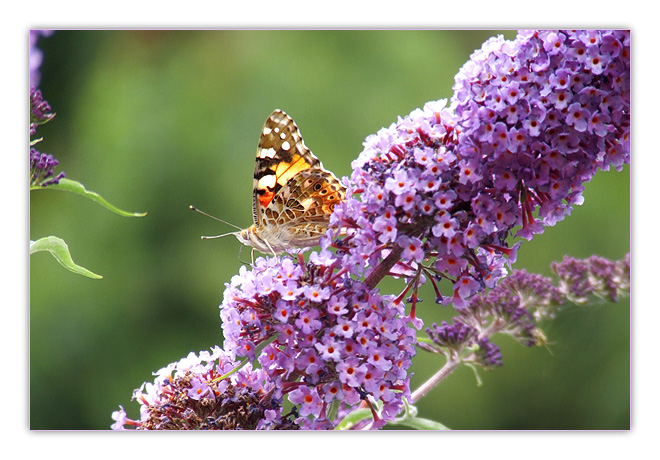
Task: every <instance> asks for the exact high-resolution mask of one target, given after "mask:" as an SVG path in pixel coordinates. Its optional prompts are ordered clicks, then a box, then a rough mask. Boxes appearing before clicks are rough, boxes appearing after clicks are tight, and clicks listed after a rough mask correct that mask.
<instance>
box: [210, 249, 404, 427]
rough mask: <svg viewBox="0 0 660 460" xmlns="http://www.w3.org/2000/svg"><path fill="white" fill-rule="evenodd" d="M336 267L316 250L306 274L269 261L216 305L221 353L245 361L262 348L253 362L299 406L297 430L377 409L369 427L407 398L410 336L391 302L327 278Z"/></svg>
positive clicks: (246, 273) (339, 276)
mask: <svg viewBox="0 0 660 460" xmlns="http://www.w3.org/2000/svg"><path fill="white" fill-rule="evenodd" d="M338 265H339V261H338V260H337V259H335V258H334V257H332V254H331V253H329V252H326V251H322V252H321V253H320V255H319V253H312V256H311V259H310V263H309V264H307V265H306V266H304V265H301V264H299V263H294V262H293V261H292V260H291V259H289V258H279V257H275V258H268V259H265V258H259V259H257V261H256V262H255V265H254V268H253V269H252V270H247V269H245V268H244V267H243V268H241V271H240V274H239V275H237V276H234V278H233V279H232V281H231V283H229V284H227V288H226V290H225V294H224V301H223V303H222V305H221V307H220V308H221V318H222V320H223V332H224V336H225V343H224V346H225V348H226V349H233V350H236V353H237V355H238V356H248V357H249V358H250V359H252V358H254V357H255V352H256V351H257V350H258V349H259V347H260V346H263V349H262V350H261V352H260V354H257V355H256V357H257V359H258V361H259V363H260V364H261V367H262V369H263V370H264V372H265V373H266V374H267V375H268V378H269V379H270V380H271V381H272V382H274V383H275V386H276V388H278V389H279V390H280V391H281V392H282V393H283V394H286V395H288V398H289V400H290V401H291V402H292V403H294V404H298V405H300V416H301V417H300V419H298V420H296V422H297V423H299V424H300V425H301V427H303V428H305V429H328V428H333V427H334V426H336V424H337V423H338V422H339V421H340V419H341V417H342V416H343V414H345V413H346V412H347V411H349V410H351V409H355V408H356V407H358V406H359V405H360V404H361V403H364V404H366V405H367V406H369V407H371V408H372V410H375V408H376V406H377V404H376V403H382V404H383V407H382V412H381V413H380V414H379V415H378V416H377V417H376V421H375V423H374V425H373V427H374V428H376V427H378V426H380V425H382V423H384V421H386V420H391V419H392V418H393V417H394V416H395V415H396V414H397V413H398V412H399V411H400V410H401V408H402V398H403V397H404V396H408V395H409V386H408V378H409V377H408V375H407V369H408V367H409V366H410V363H411V358H412V356H413V355H414V354H415V347H414V342H415V337H414V330H413V329H412V328H409V327H408V326H407V323H408V319H407V318H406V317H404V311H403V307H402V306H401V305H400V304H396V303H394V302H393V301H392V297H391V296H383V295H381V294H379V293H378V291H377V290H375V289H369V288H367V287H366V286H365V285H364V284H363V283H361V282H359V281H355V280H352V279H351V278H348V277H347V276H345V275H346V274H345V272H344V273H342V271H339V272H335V271H334V269H336V268H337V267H338ZM274 394H275V395H278V396H279V393H278V391H276V392H275V393H274ZM331 408H334V409H333V410H331ZM310 416H311V418H310Z"/></svg>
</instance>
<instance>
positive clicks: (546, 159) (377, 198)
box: [322, 30, 630, 307]
mask: <svg viewBox="0 0 660 460" xmlns="http://www.w3.org/2000/svg"><path fill="white" fill-rule="evenodd" d="M629 40H630V37H629V32H627V31H600V30H598V31H531V32H521V33H520V34H519V35H518V38H517V39H516V40H514V41H506V40H504V39H503V38H502V37H497V38H493V39H491V40H489V41H487V42H486V43H485V44H484V46H483V47H482V49H481V50H478V51H476V52H475V53H474V54H473V55H472V56H471V59H470V61H469V62H468V63H467V64H465V66H464V67H463V68H462V69H461V71H460V72H459V73H458V75H457V76H456V83H455V85H454V91H455V93H454V97H453V98H452V100H451V105H450V106H449V107H445V102H444V101H437V102H430V103H427V104H426V105H425V106H424V108H423V109H421V110H420V109H417V110H414V111H413V112H412V113H411V114H410V115H409V116H407V117H405V118H400V119H399V120H398V122H397V123H393V124H392V125H391V126H390V127H389V128H383V129H381V130H380V131H379V132H378V133H377V134H376V135H372V136H369V137H368V138H367V139H366V140H365V142H364V150H363V152H362V153H361V154H360V156H359V158H358V159H357V160H355V161H354V162H353V164H352V167H353V174H352V175H351V178H350V180H349V181H348V183H347V184H346V185H347V187H348V193H347V196H348V198H347V199H346V201H345V202H344V203H342V204H341V205H339V206H337V208H336V209H335V212H334V214H333V215H332V217H331V226H333V227H334V228H335V231H334V232H329V238H332V236H335V235H336V229H338V228H344V229H346V231H345V233H346V236H345V237H344V238H343V240H341V242H338V241H335V242H334V244H335V245H336V246H337V247H338V254H340V255H341V256H342V257H343V264H342V265H343V266H346V267H348V268H349V270H350V271H351V272H352V273H354V274H356V275H358V276H362V275H367V274H368V275H369V276H368V277H367V284H369V285H370V286H374V285H375V284H376V283H377V281H378V280H379V279H382V277H383V276H385V275H387V274H404V273H405V274H407V276H415V273H419V272H420V271H424V272H426V273H427V274H430V275H434V276H436V277H439V278H442V279H446V280H449V281H450V282H451V283H452V284H453V290H454V296H453V302H454V305H455V306H457V307H462V306H464V305H465V301H466V300H467V299H469V298H470V297H471V296H472V295H474V294H475V293H478V292H480V291H481V290H483V289H484V288H485V287H486V286H489V285H490V286H492V285H494V284H495V283H496V282H497V280H498V279H500V278H501V277H502V276H505V275H506V270H505V269H504V264H505V263H506V258H508V259H509V261H511V260H515V252H516V249H517V246H516V245H514V246H513V247H511V246H510V243H509V242H508V238H509V237H510V236H518V237H521V238H525V239H531V238H533V236H534V235H535V234H538V233H541V232H543V230H544V228H545V227H546V226H551V225H554V224H555V223H556V222H558V221H560V220H562V219H563V218H564V217H565V216H566V215H567V214H568V213H570V211H571V207H572V205H574V204H581V203H582V191H583V188H584V186H583V184H584V183H585V182H586V181H588V180H590V179H591V177H592V176H593V175H594V174H595V172H596V170H597V169H598V168H601V169H608V168H609V167H610V166H614V167H616V168H619V169H620V168H621V167H622V165H623V164H625V163H629V162H630V140H629V137H630V43H629ZM331 234H332V236H330V235H331ZM322 244H324V245H325V247H327V246H328V245H330V244H333V242H332V240H327V241H325V242H323V243H322ZM388 255H392V256H391V260H389V261H388V262H384V260H385V259H386V258H388ZM459 260H460V261H462V262H460V263H457V261H459ZM381 263H382V266H381V267H379V265H381ZM395 264H396V266H395ZM458 267H461V269H460V270H457V268H458ZM411 282H415V283H419V281H415V280H413V281H411ZM438 300H441V301H442V302H448V301H452V299H451V298H442V299H441V298H440V297H438Z"/></svg>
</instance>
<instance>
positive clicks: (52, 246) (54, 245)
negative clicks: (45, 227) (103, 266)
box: [30, 236, 103, 279]
mask: <svg viewBox="0 0 660 460" xmlns="http://www.w3.org/2000/svg"><path fill="white" fill-rule="evenodd" d="M39 251H48V252H50V253H51V254H52V255H53V257H55V260H57V261H58V262H59V263H60V264H61V265H62V266H63V267H64V268H66V269H67V270H70V271H72V272H73V273H77V274H79V275H83V276H87V277H89V278H92V279H101V278H103V277H102V276H101V275H97V274H96V273H93V272H90V271H89V270H87V269H86V268H83V267H81V266H80V265H76V264H75V263H74V262H73V259H72V258H71V254H70V253H69V246H67V244H66V243H65V242H64V240H63V239H61V238H58V237H56V236H46V237H44V238H40V239H38V240H37V241H30V255H32V254H34V253H35V252H39Z"/></svg>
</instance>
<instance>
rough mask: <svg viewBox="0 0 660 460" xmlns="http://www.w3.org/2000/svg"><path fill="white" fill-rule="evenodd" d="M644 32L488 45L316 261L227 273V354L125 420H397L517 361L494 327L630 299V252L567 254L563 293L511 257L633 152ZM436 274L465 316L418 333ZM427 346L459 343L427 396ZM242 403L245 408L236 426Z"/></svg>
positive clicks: (402, 122) (400, 141) (380, 140)
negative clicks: (396, 288)
mask: <svg viewBox="0 0 660 460" xmlns="http://www.w3.org/2000/svg"><path fill="white" fill-rule="evenodd" d="M629 41H630V37H629V33H628V32H627V31H522V32H521V33H519V35H518V37H517V38H516V40H513V41H507V40H504V39H503V38H502V37H497V38H493V39H491V40H489V41H487V42H486V43H485V44H484V45H483V47H482V49H481V50H478V51H476V52H475V53H474V54H473V55H472V56H471V58H470V61H469V62H468V63H467V64H466V65H465V66H464V67H463V68H462V69H461V70H460V72H459V73H458V75H457V76H456V80H455V85H454V97H453V98H452V99H451V101H450V102H449V103H447V102H446V101H434V102H429V103H427V104H425V105H424V107H423V108H421V109H416V110H414V111H413V112H412V113H411V114H410V115H408V116H406V117H403V118H399V119H398V120H397V122H395V123H393V124H392V125H391V126H389V127H388V128H383V129H381V130H380V131H379V132H378V133H376V134H374V135H371V136H369V137H367V139H366V140H365V142H364V150H363V151H362V153H361V154H360V155H359V157H358V158H357V159H356V160H355V161H354V162H353V164H352V169H353V173H352V175H351V177H350V178H348V179H346V178H345V179H344V184H345V185H346V186H347V198H346V200H345V201H344V202H343V203H341V204H339V205H337V206H336V207H335V210H334V212H333V214H332V216H331V218H330V228H329V230H328V233H327V234H326V236H325V237H323V238H322V239H321V241H320V246H321V250H320V251H314V252H311V253H310V256H309V262H308V263H305V262H304V260H303V257H302V255H301V254H298V256H297V258H296V256H293V257H289V256H284V257H279V256H276V257H266V258H258V259H257V260H256V262H255V263H253V264H252V266H251V267H250V268H247V267H242V268H241V269H240V271H239V273H238V274H237V275H236V276H234V277H233V278H232V280H231V282H230V283H227V284H226V289H225V292H224V298H223V302H222V304H221V305H220V316H221V319H222V328H223V333H224V337H225V342H224V344H223V349H222V352H221V351H217V353H218V356H220V355H222V356H225V355H226V356H228V357H229V358H228V359H227V360H226V361H223V362H225V364H220V363H215V362H213V363H212V362H211V360H209V359H207V360H206V364H204V365H202V366H201V367H199V366H200V365H199V364H196V366H197V367H194V368H195V369H197V370H194V371H193V370H186V371H183V369H182V370H181V371H180V372H178V373H177V374H176V375H174V374H172V375H171V373H170V372H169V370H168V371H163V373H160V374H159V377H158V378H157V379H156V381H155V383H154V384H153V385H151V386H150V385H149V384H147V385H146V386H144V387H143V389H142V390H140V391H138V392H137V393H136V394H135V395H134V397H135V399H137V401H138V402H139V403H140V404H141V406H142V414H141V418H140V420H139V421H132V420H129V419H127V418H126V414H125V412H124V411H123V409H121V410H120V411H118V412H116V413H115V414H114V418H115V420H116V424H115V425H114V428H122V427H125V426H134V427H137V428H141V429H160V428H172V427H179V428H182V427H185V428H210V427H215V426H220V425H222V426H225V427H237V428H245V427H254V428H263V429H275V428H302V429H331V428H337V427H349V426H350V427H352V428H355V429H375V428H380V427H382V426H383V425H384V424H386V423H388V422H395V421H396V420H397V416H398V415H399V414H401V413H402V412H407V411H408V409H409V405H408V404H409V403H410V402H412V403H414V402H416V401H418V400H419V398H420V397H421V396H423V395H424V394H425V393H426V392H428V391H429V389H430V388H432V387H433V386H434V385H435V384H437V382H439V381H440V380H441V379H442V378H444V377H446V375H447V374H448V373H449V372H451V370H452V369H453V368H455V366H457V365H458V364H460V363H469V364H471V365H473V366H479V367H483V368H487V369H492V368H495V367H498V366H501V365H502V362H503V358H502V354H501V352H500V349H499V348H498V347H497V346H496V345H495V344H494V343H493V342H492V341H491V338H492V336H493V335H494V334H500V333H504V334H509V335H511V336H513V337H514V338H515V339H516V340H518V341H519V342H520V343H522V344H524V345H527V346H531V345H541V344H544V343H545V339H544V336H543V333H542V331H541V330H540V329H538V327H537V323H538V322H539V321H541V320H543V319H549V318H552V317H553V316H554V314H555V312H556V311H557V308H558V306H561V305H562V304H563V303H564V302H565V301H567V300H568V301H572V300H576V301H581V300H582V299H586V298H588V297H594V296H595V297H600V298H606V299H609V300H612V299H613V298H617V296H619V295H621V294H623V293H625V292H627V289H629V276H630V270H629V259H628V261H627V265H626V262H625V261H624V262H623V263H620V262H617V263H614V262H607V261H604V260H601V259H593V260H591V259H590V260H588V261H586V262H585V261H575V260H572V259H567V260H565V261H564V262H563V263H561V264H558V265H557V266H556V267H555V268H554V270H555V272H556V273H557V275H558V276H559V278H560V280H561V283H560V285H559V286H558V287H557V286H554V285H553V284H552V282H551V280H549V279H546V278H543V277H540V276H538V275H533V274H529V273H527V272H524V271H515V272H514V273H513V274H511V275H508V273H509V268H508V266H507V265H511V264H512V263H513V262H515V259H516V251H517V249H518V247H519V245H520V244H521V241H522V240H529V239H531V238H532V237H533V236H534V235H535V234H539V233H541V232H542V231H543V230H544V228H545V227H547V226H552V225H554V224H555V223H556V222H558V221H560V220H561V219H563V218H564V217H565V216H566V215H568V214H569V213H570V211H571V209H572V206H573V205H576V204H581V202H582V192H583V190H584V184H585V183H586V182H587V181H588V180H590V179H591V177H592V176H593V175H594V174H595V172H596V170H597V169H599V168H600V169H608V168H610V167H615V168H618V169H620V168H621V167H622V165H623V164H625V163H629V161H630V139H629V137H630V77H629V74H630V42H629ZM514 237H518V238H519V241H517V242H515V243H514V242H512V241H511V240H512V238H514ZM507 275H508V276H507ZM385 276H395V277H402V278H404V279H405V280H406V281H407V283H406V286H405V288H404V289H403V291H402V292H401V294H399V295H398V296H392V295H385V294H383V293H381V292H380V291H379V290H378V289H377V285H378V284H379V282H380V281H381V280H382V279H383V278H384V277H385ZM429 280H430V282H431V283H432V285H433V288H434V290H435V294H436V301H437V302H439V303H441V304H444V305H452V306H453V307H455V308H456V312H457V316H456V317H455V318H454V319H453V320H451V321H450V322H444V323H442V324H440V325H438V324H433V325H432V326H431V327H427V328H425V329H424V331H425V332H426V333H427V336H428V337H427V338H421V339H416V337H415V334H416V331H417V330H420V329H421V328H422V327H423V321H422V320H421V318H419V317H417V316H416V312H415V307H416V304H417V303H418V302H419V298H418V295H417V292H418V289H419V287H420V286H421V285H422V284H424V283H425V282H427V281H429ZM406 304H409V305H410V311H409V313H408V314H406V311H405V308H406ZM415 347H418V348H421V349H424V350H427V351H432V352H437V353H442V354H444V355H445V356H446V357H447V365H446V366H445V368H443V369H441V370H440V371H439V372H438V374H437V375H436V376H434V377H433V378H432V379H430V380H429V381H428V382H427V383H425V384H424V385H423V386H422V387H421V388H420V389H418V390H416V391H415V392H412V393H411V391H410V388H409V381H410V372H409V371H410V365H411V360H412V358H413V356H414V355H415ZM223 353H224V354H225V355H223ZM241 360H243V361H241ZM247 362H252V363H254V366H259V368H256V367H252V365H247V364H245V363H247ZM171 366H174V367H175V368H177V369H179V364H174V365H171ZM243 366H245V367H243ZM248 366H249V367H248ZM184 367H185V366H184ZM167 369H170V367H168V368H167ZM186 372H187V373H186ZM161 374H163V375H165V377H162V376H161ZM248 382H258V384H255V386H252V385H251V384H250V383H248ZM259 385H261V386H260V387H259ZM191 392H192V393H191ZM191 394H192V396H191ZM196 394H197V395H202V394H203V395H205V398H206V399H205V402H204V403H203V404H202V403H198V402H197V401H198V400H196V399H195V398H194V396H195V395H196ZM200 401H201V400H200ZM232 404H233V405H234V406H232ZM289 404H292V405H293V410H292V411H291V412H289V413H287V414H283V410H282V406H283V405H287V406H288V405H289ZM200 405H201V406H204V409H202V408H201V407H200ZM231 407H235V408H236V410H238V411H239V413H240V416H239V415H237V416H235V417H234V418H233V419H232V420H233V421H231V422H226V423H225V422H224V421H223V422H222V423H220V425H218V422H217V421H218V420H219V419H222V417H223V414H224V415H227V414H228V412H227V411H225V409H227V410H228V408H231ZM211 408H213V410H215V412H213V411H212V410H211ZM365 411H366V412H367V413H369V414H370V416H369V417H362V418H352V417H351V415H355V414H356V413H357V412H361V413H362V414H364V413H365ZM182 414H184V415H182ZM185 414H187V415H185ZM209 414H212V415H209ZM250 414H253V415H254V414H256V416H255V418H251V417H250ZM188 415H189V416H190V417H193V419H194V421H191V422H190V423H189V424H186V423H188V422H187V421H186V420H182V418H183V419H185V418H186V416H188ZM172 417H177V420H178V421H177V422H176V423H174V424H172V423H173V422H172V420H173V418H172ZM259 417H262V420H260V421H257V418H259ZM239 419H240V421H238V422H237V421H236V420H239ZM349 419H350V420H357V421H354V422H351V423H352V425H351V423H348V424H347V420H349ZM199 420H202V421H201V422H200V421H199ZM209 420H211V421H210V422H209ZM222 420H227V417H225V418H224V419H222Z"/></svg>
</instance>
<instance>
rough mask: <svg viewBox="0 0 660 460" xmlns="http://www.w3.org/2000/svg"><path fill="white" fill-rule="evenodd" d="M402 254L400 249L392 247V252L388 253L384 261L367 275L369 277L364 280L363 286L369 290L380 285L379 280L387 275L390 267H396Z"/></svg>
mask: <svg viewBox="0 0 660 460" xmlns="http://www.w3.org/2000/svg"><path fill="white" fill-rule="evenodd" d="M402 253H403V249H402V248H400V247H399V246H394V248H393V249H392V252H390V253H389V255H388V256H387V257H386V258H385V260H383V261H382V262H381V263H380V264H378V266H377V267H376V268H374V269H373V271H372V272H371V273H369V276H367V278H366V279H365V280H364V284H366V285H367V286H369V289H374V288H375V287H376V286H377V285H378V283H380V280H382V279H383V278H384V277H385V276H386V275H387V274H389V272H390V270H391V269H392V267H394V265H396V263H397V262H398V261H399V259H400V258H401V254H402Z"/></svg>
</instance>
